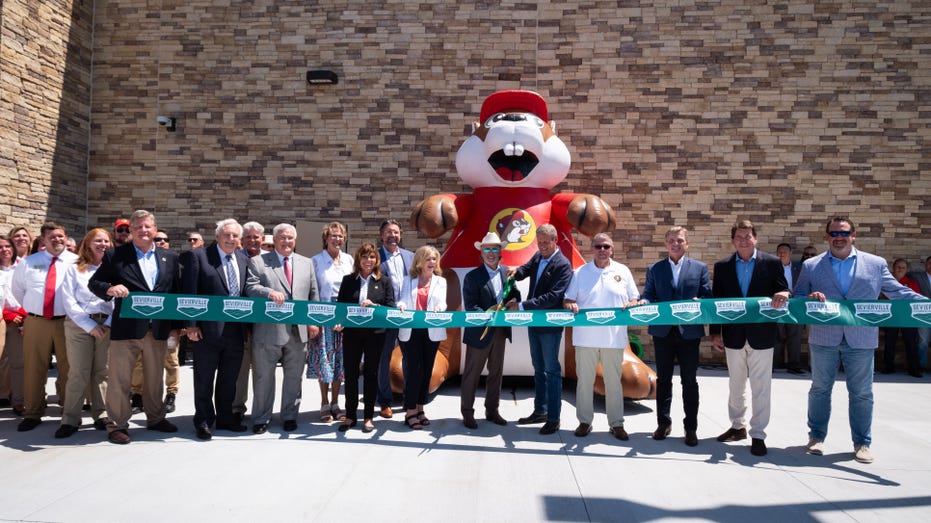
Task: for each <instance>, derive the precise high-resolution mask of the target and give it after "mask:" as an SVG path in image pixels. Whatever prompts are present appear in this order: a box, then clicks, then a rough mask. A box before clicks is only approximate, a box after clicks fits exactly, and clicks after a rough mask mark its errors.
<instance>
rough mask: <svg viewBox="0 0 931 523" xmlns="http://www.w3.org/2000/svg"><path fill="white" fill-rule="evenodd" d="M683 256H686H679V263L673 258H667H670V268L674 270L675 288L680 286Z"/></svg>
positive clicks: (673, 283)
mask: <svg viewBox="0 0 931 523" xmlns="http://www.w3.org/2000/svg"><path fill="white" fill-rule="evenodd" d="M683 258H685V257H684V256H683V257H682V258H679V263H676V262H674V261H672V258H666V259H667V260H669V268H670V269H671V270H672V286H673V287H674V288H675V287H678V286H679V273H680V272H682V259H683Z"/></svg>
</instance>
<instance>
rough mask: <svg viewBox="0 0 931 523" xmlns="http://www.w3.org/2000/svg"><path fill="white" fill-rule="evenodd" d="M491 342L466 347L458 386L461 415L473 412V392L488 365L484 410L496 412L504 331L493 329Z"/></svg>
mask: <svg viewBox="0 0 931 523" xmlns="http://www.w3.org/2000/svg"><path fill="white" fill-rule="evenodd" d="M493 330H494V332H493V333H491V336H492V339H491V342H490V343H489V344H488V345H486V346H485V347H482V348H481V349H477V348H475V347H472V346H466V358H465V368H464V369H463V370H462V384H461V385H460V396H461V397H460V400H459V402H460V410H461V411H462V414H464V415H466V414H468V415H470V416H471V415H472V414H473V413H474V412H475V406H474V404H475V390H476V389H477V388H478V382H479V379H480V378H481V377H482V370H483V369H484V368H485V364H486V363H487V364H488V378H487V379H486V380H485V410H486V411H488V412H491V411H494V412H497V410H498V404H499V403H500V402H501V382H502V381H503V378H504V348H505V344H506V343H507V334H505V331H504V329H493Z"/></svg>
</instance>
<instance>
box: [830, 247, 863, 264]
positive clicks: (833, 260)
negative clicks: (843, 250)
mask: <svg viewBox="0 0 931 523" xmlns="http://www.w3.org/2000/svg"><path fill="white" fill-rule="evenodd" d="M827 255H828V259H829V260H831V263H837V262H839V263H844V262H845V261H847V260H850V259H853V258H856V257H857V248H856V247H854V246H851V247H850V254H848V255H847V257H846V258H844V259H843V260H842V259H840V258H837V257H835V256H834V254H833V253H832V252H831V249H828V251H827Z"/></svg>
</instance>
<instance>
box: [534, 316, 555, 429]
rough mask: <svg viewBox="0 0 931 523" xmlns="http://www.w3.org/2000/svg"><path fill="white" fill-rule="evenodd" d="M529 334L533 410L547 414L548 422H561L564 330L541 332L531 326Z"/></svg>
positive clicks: (535, 412) (536, 412)
mask: <svg viewBox="0 0 931 523" xmlns="http://www.w3.org/2000/svg"><path fill="white" fill-rule="evenodd" d="M527 337H528V339H529V341H530V362H531V363H532V364H533V387H534V396H533V413H534V414H545V415H546V420H547V421H553V422H557V423H558V422H559V419H560V414H561V409H562V367H561V366H560V365H559V342H560V341H561V340H562V331H559V332H543V333H541V332H537V331H536V329H533V328H530V329H528V332H527Z"/></svg>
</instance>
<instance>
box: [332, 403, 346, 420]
mask: <svg viewBox="0 0 931 523" xmlns="http://www.w3.org/2000/svg"><path fill="white" fill-rule="evenodd" d="M330 411H331V412H332V413H333V418H334V419H338V420H339V421H343V420H344V419H346V413H345V412H343V411H342V410H340V408H339V405H337V404H336V403H334V404H332V405H330Z"/></svg>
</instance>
